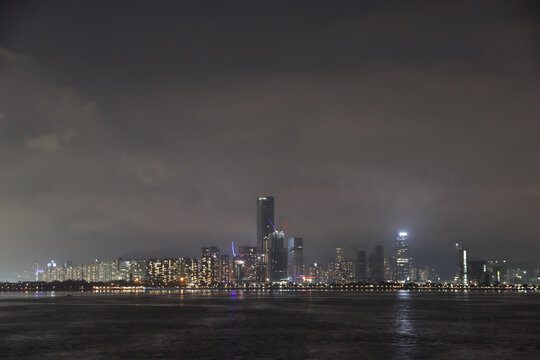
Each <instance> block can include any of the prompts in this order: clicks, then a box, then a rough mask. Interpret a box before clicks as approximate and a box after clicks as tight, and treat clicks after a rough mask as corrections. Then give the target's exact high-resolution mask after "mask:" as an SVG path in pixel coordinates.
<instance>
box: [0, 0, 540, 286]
mask: <svg viewBox="0 0 540 360" xmlns="http://www.w3.org/2000/svg"><path fill="white" fill-rule="evenodd" d="M355 3H356V2H339V1H337V2H334V1H332V2H316V1H304V2H302V1H295V2H292V1H282V2H281V1H246V2H235V1H221V2H210V1H191V2H184V3H181V2H172V1H171V2H156V1H147V2H136V1H125V2H121V1H115V2H112V1H102V2H100V1H90V2H84V1H35V2H26V1H19V0H17V1H3V2H1V3H0V4H1V5H0V279H11V278H13V274H14V273H15V272H18V271H22V269H23V268H24V267H28V266H30V265H31V263H32V261H39V262H41V263H43V262H45V261H47V260H51V259H55V260H56V261H57V262H63V261H66V260H71V261H73V262H75V263H80V262H88V261H91V260H92V259H93V258H96V257H98V258H115V257H119V256H123V257H129V256H148V257H150V256H170V257H178V256H199V248H200V247H201V246H205V245H217V246H219V247H220V248H222V249H224V250H225V252H229V248H230V245H229V244H230V241H231V240H234V241H235V243H236V244H238V245H242V244H246V245H248V244H249V245H252V246H254V245H255V244H256V240H255V232H256V222H255V205H256V197H257V196H258V195H273V196H275V198H276V219H278V218H279V217H281V218H282V222H284V221H285V219H289V226H288V228H287V230H288V233H287V235H290V236H302V237H304V239H305V240H304V241H305V251H306V256H307V258H308V260H319V261H326V260H329V259H330V258H331V257H333V256H334V250H333V249H334V248H335V247H336V246H342V247H344V248H346V249H351V247H350V246H352V245H357V246H359V247H360V248H365V249H366V250H368V251H370V250H371V248H372V246H373V245H374V244H376V243H378V242H382V243H383V244H385V245H387V246H386V249H385V250H386V253H387V254H389V253H390V247H389V245H390V244H391V238H392V234H393V233H394V232H396V231H400V230H401V231H403V230H404V231H408V232H409V234H410V248H411V252H412V253H413V255H415V256H416V257H417V259H418V262H419V263H420V264H432V265H435V266H438V267H440V268H441V269H442V270H443V275H449V274H450V273H451V270H452V268H453V264H454V260H455V257H456V254H455V250H454V244H455V242H458V241H459V242H461V243H463V244H464V245H465V246H467V247H468V248H469V251H470V254H471V256H472V257H476V258H484V259H486V258H501V259H502V258H505V259H508V260H513V261H516V262H524V263H528V264H531V265H536V264H540V256H539V253H540V218H539V215H540V21H539V19H540V16H539V14H540V4H539V3H538V2H535V1H530V2H524V1H505V2H496V1H484V2H469V1H467V2H454V1H449V2H440V1H425V2H403V1H397V2H391V1H385V2H382V4H381V2H378V1H377V2H373V3H372V4H368V3H367V2H362V4H361V5H359V4H355Z"/></svg>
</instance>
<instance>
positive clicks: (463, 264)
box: [456, 244, 469, 285]
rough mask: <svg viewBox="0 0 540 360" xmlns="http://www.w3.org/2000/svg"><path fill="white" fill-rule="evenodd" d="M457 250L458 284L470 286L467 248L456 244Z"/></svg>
mask: <svg viewBox="0 0 540 360" xmlns="http://www.w3.org/2000/svg"><path fill="white" fill-rule="evenodd" d="M456 250H457V252H458V273H457V277H458V283H459V285H468V284H469V279H468V273H469V271H468V270H469V269H468V264H467V248H464V247H463V246H461V245H459V244H456Z"/></svg>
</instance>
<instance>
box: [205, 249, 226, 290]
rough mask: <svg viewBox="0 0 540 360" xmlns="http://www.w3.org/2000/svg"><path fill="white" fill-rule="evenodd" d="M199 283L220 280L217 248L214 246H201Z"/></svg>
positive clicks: (210, 282)
mask: <svg viewBox="0 0 540 360" xmlns="http://www.w3.org/2000/svg"><path fill="white" fill-rule="evenodd" d="M200 270H201V272H200V285H212V284H215V283H218V282H219V280H220V277H221V276H220V271H221V263H220V256H219V249H218V248H217V247H215V246H211V247H202V248H201V269H200Z"/></svg>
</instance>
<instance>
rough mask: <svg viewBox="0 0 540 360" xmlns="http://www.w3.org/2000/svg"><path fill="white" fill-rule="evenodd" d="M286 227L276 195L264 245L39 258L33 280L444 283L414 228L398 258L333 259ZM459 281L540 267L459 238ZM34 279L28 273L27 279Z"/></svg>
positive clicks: (524, 275) (521, 278)
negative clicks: (310, 257) (87, 258)
mask: <svg viewBox="0 0 540 360" xmlns="http://www.w3.org/2000/svg"><path fill="white" fill-rule="evenodd" d="M286 227H287V222H285V224H284V225H283V226H281V224H275V221H274V198H273V197H272V196H261V197H258V198H257V246H256V247H252V246H240V247H238V249H236V247H235V245H234V243H232V244H231V245H232V246H231V250H232V251H231V252H232V253H231V254H224V253H222V252H221V251H220V249H218V248H217V247H215V246H210V247H202V248H201V256H200V258H165V259H158V258H152V259H116V260H107V261H105V260H95V261H93V262H91V263H89V264H80V265H73V264H72V263H69V262H67V263H63V264H57V263H56V262H55V261H51V262H49V263H47V264H46V266H44V267H40V266H39V265H38V264H37V263H34V266H33V269H32V272H31V274H32V277H34V278H33V279H32V280H36V281H46V282H52V281H67V280H84V281H87V282H113V281H126V282H129V283H139V284H148V285H155V286H163V285H165V286H190V287H227V286H250V285H256V284H261V283H295V284H340V285H343V284H350V283H363V284H381V283H386V282H395V283H402V284H405V283H438V282H440V281H441V278H440V276H439V273H438V271H437V270H436V269H435V268H434V267H432V266H425V267H422V268H419V267H417V265H416V262H415V259H414V258H413V257H412V256H411V254H410V253H409V241H408V240H409V238H408V234H407V233H406V232H398V233H396V234H394V237H393V246H392V252H391V254H390V256H387V257H385V252H384V247H383V246H382V245H380V244H379V245H375V246H374V247H373V249H372V250H371V251H370V252H369V253H368V252H366V251H365V250H358V249H357V248H356V247H355V248H354V251H353V255H352V256H346V255H345V254H346V252H345V251H344V249H343V248H342V247H338V248H336V255H335V261H330V262H328V263H326V264H321V263H317V262H316V263H312V264H309V265H307V264H305V262H304V239H303V238H302V237H290V238H288V239H286V238H285V229H286ZM456 249H457V272H456V276H455V278H454V281H453V283H454V284H457V285H464V286H468V285H476V286H480V285H509V284H524V283H530V284H538V283H540V273H539V272H538V271H534V272H532V271H529V272H527V271H526V270H525V269H522V268H519V267H509V266H507V264H506V261H504V260H503V261H495V260H492V261H480V260H472V261H471V260H469V254H468V250H467V248H465V247H463V246H461V245H460V244H456ZM27 280H28V279H27Z"/></svg>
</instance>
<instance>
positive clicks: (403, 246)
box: [393, 232, 411, 282]
mask: <svg viewBox="0 0 540 360" xmlns="http://www.w3.org/2000/svg"><path fill="white" fill-rule="evenodd" d="M408 239H409V238H408V235H407V233H406V232H400V233H398V234H395V235H394V259H393V260H394V280H395V281H399V282H407V281H411V264H410V257H409V245H408V244H407V242H408Z"/></svg>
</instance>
